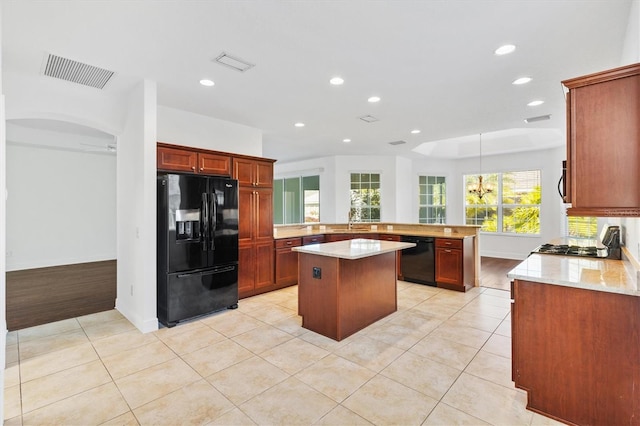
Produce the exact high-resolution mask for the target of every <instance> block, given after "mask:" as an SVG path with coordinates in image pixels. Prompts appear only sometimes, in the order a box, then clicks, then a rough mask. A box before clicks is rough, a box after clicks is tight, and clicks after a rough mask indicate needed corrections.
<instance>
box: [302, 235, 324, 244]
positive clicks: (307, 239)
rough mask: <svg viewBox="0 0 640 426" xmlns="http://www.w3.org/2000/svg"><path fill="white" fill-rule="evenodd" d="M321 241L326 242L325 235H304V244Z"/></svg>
mask: <svg viewBox="0 0 640 426" xmlns="http://www.w3.org/2000/svg"><path fill="white" fill-rule="evenodd" d="M319 243H324V235H309V236H307V237H302V245H303V246H306V245H309V244H319Z"/></svg>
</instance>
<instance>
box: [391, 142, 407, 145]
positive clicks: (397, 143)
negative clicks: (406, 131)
mask: <svg viewBox="0 0 640 426" xmlns="http://www.w3.org/2000/svg"><path fill="white" fill-rule="evenodd" d="M405 143H407V142H405V141H393V142H389V145H402V144H405Z"/></svg>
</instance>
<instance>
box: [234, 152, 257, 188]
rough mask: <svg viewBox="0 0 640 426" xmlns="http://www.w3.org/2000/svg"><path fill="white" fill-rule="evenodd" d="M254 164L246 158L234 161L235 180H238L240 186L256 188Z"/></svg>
mask: <svg viewBox="0 0 640 426" xmlns="http://www.w3.org/2000/svg"><path fill="white" fill-rule="evenodd" d="M253 169H254V163H253V161H251V160H246V159H244V158H234V159H233V178H234V179H238V185H240V186H254V176H253Z"/></svg>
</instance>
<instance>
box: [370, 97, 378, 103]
mask: <svg viewBox="0 0 640 426" xmlns="http://www.w3.org/2000/svg"><path fill="white" fill-rule="evenodd" d="M367 101H369V102H371V103H375V102H380V97H378V96H372V97H370V98H369V99H367Z"/></svg>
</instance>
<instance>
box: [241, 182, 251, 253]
mask: <svg viewBox="0 0 640 426" xmlns="http://www.w3.org/2000/svg"><path fill="white" fill-rule="evenodd" d="M254 192H255V190H254V189H253V188H246V187H242V186H241V187H239V188H238V242H239V243H241V244H242V243H251V242H253V240H254V235H255V230H254V226H253V222H254V205H253V204H254V203H253V199H254Z"/></svg>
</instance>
